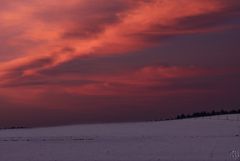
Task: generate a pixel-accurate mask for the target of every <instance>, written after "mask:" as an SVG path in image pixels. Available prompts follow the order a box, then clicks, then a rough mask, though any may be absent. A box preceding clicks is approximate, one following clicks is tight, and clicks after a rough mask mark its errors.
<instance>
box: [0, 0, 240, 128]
mask: <svg viewBox="0 0 240 161" xmlns="http://www.w3.org/2000/svg"><path fill="white" fill-rule="evenodd" d="M0 22H1V24H0V31H1V34H0V42H1V46H0V103H1V107H0V122H1V123H0V125H1V126H11V125H27V126H39V125H41V126H42V125H44V126H45V125H58V124H69V123H81V122H106V121H107V122H109V121H110V122H112V121H143V120H154V119H161V118H165V117H170V116H175V115H176V114H179V113H184V112H186V113H188V112H189V113H191V112H194V111H201V110H213V109H216V110H217V109H237V108H239V107H240V99H239V96H240V92H239V91H240V85H239V81H240V65H239V64H240V61H239V60H240V56H239V52H240V47H239V41H240V30H239V27H240V2H239V1H238V0H114V1H113V0H68V1H61V2H59V1H57V0H51V1H49V0H16V1H14V2H12V1H9V0H1V6H0Z"/></svg>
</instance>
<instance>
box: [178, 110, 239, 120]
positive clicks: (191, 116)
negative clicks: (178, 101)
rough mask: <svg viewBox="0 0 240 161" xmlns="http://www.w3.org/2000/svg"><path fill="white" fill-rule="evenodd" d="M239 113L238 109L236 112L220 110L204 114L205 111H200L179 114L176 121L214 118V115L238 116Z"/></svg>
mask: <svg viewBox="0 0 240 161" xmlns="http://www.w3.org/2000/svg"><path fill="white" fill-rule="evenodd" d="M239 113H240V109H238V110H230V111H227V110H220V111H215V110H213V111H211V112H206V111H202V112H195V113H192V114H187V115H186V114H180V115H177V117H176V119H186V118H196V117H205V116H215V115H226V114H239Z"/></svg>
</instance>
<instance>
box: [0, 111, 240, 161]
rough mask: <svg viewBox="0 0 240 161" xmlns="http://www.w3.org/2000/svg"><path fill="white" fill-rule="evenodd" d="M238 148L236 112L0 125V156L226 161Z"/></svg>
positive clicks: (64, 160)
mask: <svg viewBox="0 0 240 161" xmlns="http://www.w3.org/2000/svg"><path fill="white" fill-rule="evenodd" d="M239 153H240V115H239V114H236V115H222V116H213V117H204V118H195V119H184V120H172V121H160V122H145V123H114V124H92V125H73V126H61V127H49V128H33V129H17V130H0V161H228V160H229V161H230V160H240V157H238V156H239Z"/></svg>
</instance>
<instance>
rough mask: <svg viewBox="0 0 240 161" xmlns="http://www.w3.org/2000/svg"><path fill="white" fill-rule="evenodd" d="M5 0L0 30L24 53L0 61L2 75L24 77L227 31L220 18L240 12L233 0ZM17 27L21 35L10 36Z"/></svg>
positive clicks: (0, 17)
mask: <svg viewBox="0 0 240 161" xmlns="http://www.w3.org/2000/svg"><path fill="white" fill-rule="evenodd" d="M5 3H6V4H5V6H6V8H8V10H3V11H2V13H1V16H0V19H1V20H2V21H3V22H5V23H4V25H3V27H1V29H3V31H6V36H5V37H8V39H9V40H8V41H7V42H5V43H7V44H11V45H9V46H10V47H11V46H14V47H16V48H20V49H21V50H22V51H21V50H20V51H21V52H20V53H22V54H19V55H18V56H16V58H12V60H11V61H7V62H2V63H1V68H0V70H1V72H2V73H4V72H5V71H9V70H10V71H11V70H12V69H13V70H14V69H16V68H20V69H21V68H22V69H23V70H22V75H31V74H34V73H37V72H38V71H41V70H45V69H48V68H52V67H55V66H57V65H59V64H61V63H64V62H67V61H70V60H72V59H75V58H76V57H83V56H86V55H106V54H118V53H128V52H131V51H134V50H140V49H141V48H145V47H149V46H152V45H154V44H156V43H159V42H162V41H163V40H164V38H166V37H173V36H177V35H186V34H192V33H201V32H210V31H215V30H218V29H224V28H226V27H227V25H219V24H220V23H221V22H222V21H224V20H225V19H228V18H229V17H233V16H237V15H239V12H238V11H239V10H238V8H237V7H236V6H239V2H237V1H234V0H231V1H229V3H225V1H222V0H220V1H219V0H210V1H209V0H204V1H199V0H193V1H188V0H180V1H179V0H178V1H176V0H173V1H166V0H149V1H143V0H139V1H116V2H115V1H114V2H113V1H109V0H102V1H101V4H96V3H93V2H92V1H85V0H83V1H78V0H71V1H68V2H64V3H58V2H56V1H51V2H49V1H45V0H43V1H41V2H40V1H37V0H34V1H24V2H21V3H20V2H19V3H16V4H12V3H11V2H5ZM102 4H104V5H102ZM9 6H10V7H9ZM179 6H182V7H179ZM3 8H4V7H3ZM228 27H229V26H228ZM230 27H232V26H230ZM17 30H18V31H17ZM13 31H15V32H17V33H16V34H15V35H11V33H12V32H13ZM149 40H150V41H149ZM4 41H6V39H4ZM26 44H28V46H27V47H26ZM140 46H141V47H140ZM5 50H7V49H5ZM10 55H11V54H10ZM43 61H45V63H38V62H43ZM36 62H37V63H36ZM29 64H34V65H29ZM36 64H37V65H36ZM26 66H28V67H29V68H26Z"/></svg>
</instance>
